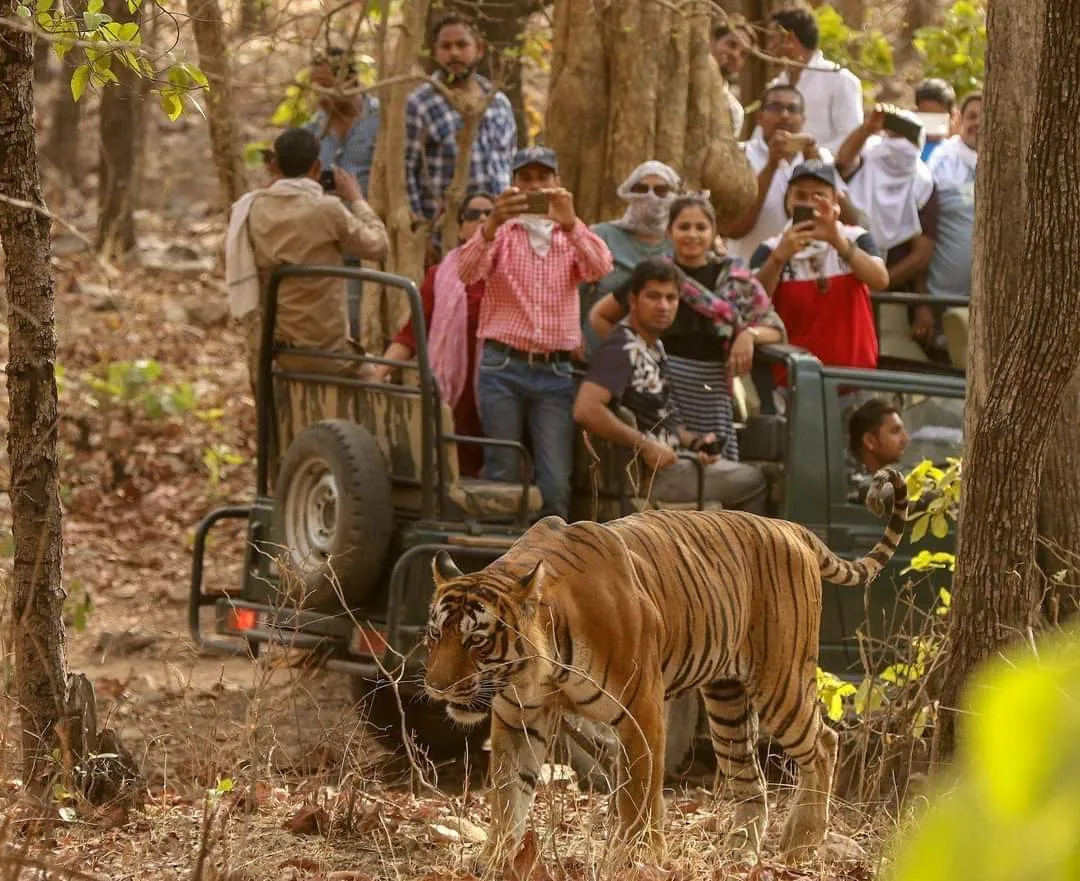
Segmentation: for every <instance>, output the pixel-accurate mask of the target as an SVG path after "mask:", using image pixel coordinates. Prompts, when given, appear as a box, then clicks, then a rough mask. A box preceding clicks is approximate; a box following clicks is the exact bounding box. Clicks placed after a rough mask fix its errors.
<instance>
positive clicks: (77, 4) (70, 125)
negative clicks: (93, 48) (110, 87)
mask: <svg viewBox="0 0 1080 881" xmlns="http://www.w3.org/2000/svg"><path fill="white" fill-rule="evenodd" d="M60 5H61V4H59V3H58V4H57V6H60ZM63 7H64V9H65V11H66V12H67V13H68V14H69V15H82V14H83V12H85V11H86V3H85V2H84V0H74V2H72V0H68V2H66V3H64V4H63ZM84 60H85V56H84V55H83V50H82V47H80V46H72V47H71V49H69V50H68V52H67V53H66V54H65V55H64V57H63V59H62V60H61V63H60V78H61V84H60V85H59V86H58V87H57V89H56V95H55V96H54V97H53V101H52V110H51V112H52V121H51V122H50V124H49V131H48V140H47V141H46V142H45V148H44V150H43V158H44V159H45V160H47V161H48V162H49V163H50V164H51V165H52V166H53V167H55V168H56V169H58V170H59V171H60V173H61V174H63V175H64V177H65V178H66V179H67V180H68V181H69V182H70V183H78V182H79V181H80V180H81V179H82V169H81V167H80V163H79V144H80V141H79V121H80V120H81V119H82V108H83V102H84V101H85V100H86V99H85V97H84V99H83V101H76V100H75V99H74V98H73V97H72V96H71V74H72V73H73V72H74V70H75V68H76V67H78V66H79V65H80V64H82V63H83V61H84Z"/></svg>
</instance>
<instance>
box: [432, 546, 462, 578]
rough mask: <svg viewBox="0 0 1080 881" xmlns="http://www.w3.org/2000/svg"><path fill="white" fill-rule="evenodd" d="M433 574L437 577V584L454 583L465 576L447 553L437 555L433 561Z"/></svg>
mask: <svg viewBox="0 0 1080 881" xmlns="http://www.w3.org/2000/svg"><path fill="white" fill-rule="evenodd" d="M431 573H432V575H434V576H435V583H436V584H442V583H443V582H446V581H453V580H454V579H455V578H461V576H462V575H463V574H464V573H463V572H462V571H461V570H460V569H458V567H457V564H455V563H454V561H453V559H451V557H450V555H449V554H448V553H447V552H446V551H439V553H437V554H436V555H435V559H433V560H432V561H431Z"/></svg>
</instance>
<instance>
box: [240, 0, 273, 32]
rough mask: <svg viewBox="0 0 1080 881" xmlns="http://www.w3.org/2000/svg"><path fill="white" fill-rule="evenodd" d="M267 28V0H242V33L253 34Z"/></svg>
mask: <svg viewBox="0 0 1080 881" xmlns="http://www.w3.org/2000/svg"><path fill="white" fill-rule="evenodd" d="M265 29H266V0H240V25H239V27H238V30H239V31H240V33H241V34H253V33H255V32H257V31H262V30H265Z"/></svg>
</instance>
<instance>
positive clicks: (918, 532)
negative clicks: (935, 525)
mask: <svg viewBox="0 0 1080 881" xmlns="http://www.w3.org/2000/svg"><path fill="white" fill-rule="evenodd" d="M929 525H930V516H929V515H928V514H924V515H923V516H921V517H920V518H919V519H918V520H916V521H915V525H914V526H913V527H912V529H911V540H912V541H913V542H916V541H920V540H921V539H922V538H923V537H924V536H925V535H926V528H927V527H928V526H929Z"/></svg>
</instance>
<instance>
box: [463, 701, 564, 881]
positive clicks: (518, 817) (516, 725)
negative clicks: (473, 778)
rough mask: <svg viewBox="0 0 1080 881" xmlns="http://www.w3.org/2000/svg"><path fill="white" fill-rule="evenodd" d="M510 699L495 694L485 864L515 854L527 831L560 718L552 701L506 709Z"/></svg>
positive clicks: (500, 862)
mask: <svg viewBox="0 0 1080 881" xmlns="http://www.w3.org/2000/svg"><path fill="white" fill-rule="evenodd" d="M507 703H508V702H506V701H503V700H497V701H496V702H495V707H494V712H493V713H492V714H491V762H490V769H491V788H490V790H489V791H488V801H489V803H490V805H491V829H490V831H489V834H488V841H487V844H486V845H485V847H484V852H483V855H482V856H481V863H482V864H483V866H484V867H485V868H487V869H491V868H497V867H501V866H502V865H503V864H504V863H505V862H506V861H508V860H510V859H512V858H513V857H514V855H515V853H516V851H517V847H518V844H519V843H520V841H521V838H522V836H523V835H524V834H525V822H526V820H527V819H528V816H529V809H530V808H531V807H532V803H533V797H534V796H535V794H536V783H537V780H538V779H539V777H540V766H541V765H543V764H544V760H545V758H546V757H547V753H548V747H549V745H550V743H551V738H552V735H553V731H552V729H553V725H554V721H555V718H556V712H555V709H554V708H552V707H539V708H537V709H533V710H526V711H522V710H521V709H520V708H516V707H514V708H512V711H511V712H506V711H507V710H508V709H510V708H509V707H508V706H507Z"/></svg>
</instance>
